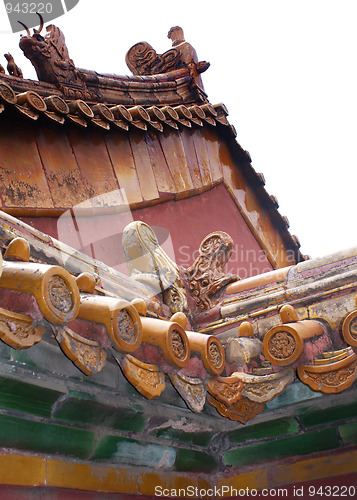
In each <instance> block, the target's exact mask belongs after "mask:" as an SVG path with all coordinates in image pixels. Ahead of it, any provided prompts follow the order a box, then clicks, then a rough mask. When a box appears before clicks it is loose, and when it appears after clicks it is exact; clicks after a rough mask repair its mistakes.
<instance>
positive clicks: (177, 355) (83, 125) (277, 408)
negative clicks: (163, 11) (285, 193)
mask: <svg viewBox="0 0 357 500" xmlns="http://www.w3.org/2000/svg"><path fill="white" fill-rule="evenodd" d="M40 28H42V26H41V27H40ZM40 32H41V29H40V30H37V32H36V33H34V35H31V33H30V32H29V30H28V33H27V36H26V37H23V38H22V41H21V46H22V49H23V50H24V53H25V55H26V57H29V58H30V59H31V58H32V59H31V60H32V62H33V64H34V66H35V68H36V71H37V74H38V76H39V81H38V82H37V81H36V82H35V81H32V80H24V79H22V78H20V77H19V76H16V75H14V74H13V75H11V76H9V75H4V74H0V114H1V116H0V132H1V133H0V157H1V162H0V184H1V186H2V187H1V193H0V197H1V202H2V209H3V211H2V212H0V247H1V248H2V253H1V254H0V297H1V304H0V305H1V308H0V339H1V340H2V342H0V359H1V362H0V383H1V386H2V391H1V396H0V408H1V412H0V413H1V414H0V423H1V429H3V431H2V432H0V446H1V447H2V449H3V451H4V452H6V454H5V455H4V456H6V462H5V463H6V471H7V472H6V474H7V476H6V477H5V476H1V472H0V493H1V484H9V485H13V486H16V485H18V486H21V487H22V488H25V487H26V486H36V485H38V484H45V485H46V487H49V488H52V487H59V488H62V489H63V490H62V492H64V491H65V490H64V488H69V489H78V490H84V491H85V493H84V495H86V494H88V491H98V492H99V491H100V492H106V493H108V494H109V493H128V494H132V493H140V494H141V495H154V494H155V493H157V490H156V489H155V486H158V487H159V488H169V491H170V494H171V496H176V495H175V494H174V493H173V492H174V491H175V488H177V487H178V486H181V487H182V486H183V485H185V486H192V487H194V488H201V487H204V488H215V487H218V488H220V487H222V486H227V485H229V486H231V485H232V486H235V487H237V488H240V487H249V488H254V489H259V490H261V489H263V488H277V487H280V486H285V485H289V487H290V489H292V488H293V487H296V486H297V485H298V483H300V482H302V481H306V480H307V481H313V480H316V479H318V480H319V481H320V482H321V484H322V482H323V481H325V480H327V478H329V477H333V476H336V475H337V476H338V475H341V474H345V475H346V476H345V479H346V483H345V484H346V485H347V484H350V483H349V482H348V481H352V479H351V478H352V475H353V474H355V472H356V465H355V464H356V463H357V461H356V418H355V411H356V404H355V402H354V401H355V393H356V390H355V388H353V385H354V382H355V379H356V373H357V338H356V328H355V323H356V318H357V302H356V300H357V281H356V273H357V271H356V266H357V257H356V255H357V251H356V249H352V250H349V251H346V252H340V253H338V254H334V255H331V256H327V257H326V258H323V259H316V260H310V261H309V260H307V261H305V262H302V261H303V260H304V257H303V256H302V255H301V253H300V251H299V243H298V241H297V239H296V237H294V236H292V235H291V234H290V233H289V231H288V221H287V219H286V218H285V217H282V216H281V214H280V213H279V211H278V203H277V201H276V198H275V197H272V196H270V195H269V194H268V193H267V192H266V190H265V188H264V177H263V176H262V174H259V173H257V172H256V171H255V170H254V169H253V167H252V165H251V159H250V156H249V153H248V152H246V151H245V150H244V149H243V148H242V147H241V146H240V145H239V144H238V142H237V141H236V132H235V130H234V127H233V126H232V125H230V123H229V121H228V118H227V116H228V111H227V109H226V107H225V106H224V105H223V104H217V105H212V104H210V103H209V101H208V98H207V95H206V94H205V92H204V90H203V87H202V81H201V77H200V74H201V73H202V72H203V71H204V70H206V69H207V67H208V63H205V62H201V63H200V62H198V59H197V55H196V53H195V51H194V49H193V48H192V47H191V46H190V45H189V44H187V42H185V40H184V39H183V33H182V30H181V29H180V28H178V27H175V28H172V30H170V32H169V35H170V37H171V38H173V42H174V44H173V49H171V50H170V51H167V52H166V53H164V54H161V55H160V54H156V52H155V51H154V50H153V49H152V47H150V46H149V45H148V44H146V43H145V42H144V43H142V44H136V45H135V46H134V47H132V48H131V49H130V50H129V52H128V56H127V60H128V61H129V63H128V64H129V67H130V68H131V70H132V71H133V73H134V75H133V76H130V77H121V76H116V75H99V74H97V73H95V72H93V71H87V70H81V69H78V68H76V66H75V65H74V63H73V61H72V60H71V59H70V57H69V54H68V49H67V47H66V46H65V43H64V36H63V34H62V32H61V31H60V30H59V29H58V28H56V27H54V26H49V27H48V29H47V35H46V36H45V37H42V36H40ZM53 47H54V48H55V50H53ZM33 54H36V57H32V56H33ZM44 54H46V57H47V56H49V57H47V59H50V60H51V61H52V62H51V61H50V62H49V64H47V63H46V64H45V62H44V60H43V56H44ZM47 62H48V61H47ZM52 63H53V64H52ZM14 68H15V69H16V67H15V66H14ZM158 68H159V70H160V71H162V73H161V74H156V73H155V72H157V71H158ZM17 74H18V75H19V74H20V73H19V72H18V73H17ZM15 131H16V133H15ZM118 190H123V191H125V194H126V197H127V202H128V206H129V208H130V210H131V211H132V213H133V214H136V219H135V218H133V219H135V220H133V221H132V222H130V223H128V224H127V225H126V226H125V228H123V230H122V231H121V232H120V234H119V236H120V243H118V241H119V240H118V239H117V240H115V242H114V243H113V241H114V240H109V241H106V242H105V243H104V244H103V247H107V248H108V247H109V248H111V247H113V246H114V252H115V254H118V252H119V248H118V246H119V244H120V246H122V254H123V256H124V258H125V261H126V264H127V267H128V270H129V275H128V276H127V275H124V274H122V273H121V272H119V271H118V270H117V269H115V268H114V266H112V265H111V264H110V263H108V262H106V261H105V259H103V261H104V262H103V261H102V260H98V255H97V254H96V249H95V248H94V245H93V243H94V239H91V237H92V236H93V235H92V234H91V233H95V232H97V231H98V232H99V229H100V226H101V225H103V224H104V223H103V221H105V220H107V222H106V224H107V225H111V224H115V223H116V220H115V219H114V218H111V217H112V216H113V215H114V216H116V215H117V213H119V212H120V211H121V208H122V205H120V203H119V204H117V199H116V198H115V197H114V196H113V193H114V192H117V191H118ZM88 199H89V200H90V203H89V204H88V203H87V204H86V203H84V204H83V202H86V201H87V200H88ZM196 201H197V203H196ZM65 212H66V217H67V218H65V219H64V228H65V232H67V233H69V232H70V231H71V230H73V228H74V234H75V235H76V236H77V237H78V238H80V237H81V236H83V235H84V234H85V233H86V234H87V233H89V239H88V241H89V243H88V245H89V246H90V245H91V253H90V255H91V256H89V255H86V254H85V253H82V252H81V251H79V250H78V247H75V245H74V244H73V246H74V247H72V246H70V245H69V244H64V243H63V242H61V241H59V240H58V239H57V238H56V230H55V229H56V223H57V219H58V218H59V217H60V216H62V215H63V214H64V213H65ZM175 213H177V214H178V215H177V218H175V217H173V215H172V214H174V215H175ZM97 215H99V222H98V221H97V223H96V222H95V221H94V219H95V218H96V216H97ZM192 215H193V216H195V217H192ZM82 216H83V218H82ZM88 216H93V217H88ZM104 216H108V219H105V217H104ZM16 217H19V218H21V219H22V220H20V219H18V218H16ZM214 217H216V218H215V220H214V224H216V223H218V222H219V224H220V227H217V228H215V230H214V231H213V232H210V234H208V235H207V236H206V235H205V237H204V238H203V240H202V242H201V243H200V244H199V243H198V244H196V242H197V238H199V236H198V235H197V234H196V233H199V229H200V226H201V225H202V226H205V225H207V226H208V225H209V222H210V219H212V218H214ZM187 218H190V221H191V220H192V222H190V224H187V223H186V219H187ZM145 219H146V220H152V221H154V222H155V221H160V220H163V221H164V222H163V224H166V223H169V222H171V227H170V231H172V237H173V241H174V242H175V241H176V240H177V241H179V242H181V241H182V242H183V243H186V240H190V243H191V247H192V249H194V250H195V255H197V258H194V259H192V261H191V262H190V263H189V265H186V266H179V265H177V263H175V262H173V261H172V260H171V258H170V257H169V256H168V255H167V253H166V252H165V251H164V250H163V248H162V247H161V246H160V244H159V241H158V237H157V235H156V234H155V231H154V230H153V229H152V228H151V227H150V226H149V225H148V224H147V223H145ZM178 219H179V223H180V224H177V223H176V221H177V220H178ZM24 221H25V222H24ZM53 221H55V222H54V223H52V222H53ZM108 221H109V222H108ZM26 222H27V223H28V224H27V223H26ZM82 223H83V224H84V225H83V234H82V235H81V234H80V232H81V231H80V230H79V229H78V228H79V227H80V225H81V224H82ZM41 225H42V226H43V227H44V228H46V229H48V231H44V232H43V231H40V230H39V229H38V227H39V226H41ZM178 225H179V226H180V227H179V228H177V226H178ZM189 226H190V227H189ZM71 228H72V229H71ZM230 230H232V231H233V232H234V238H232V237H231V236H230V234H228V233H229V231H230ZM47 233H49V234H47ZM72 236H73V235H72ZM94 236H95V235H94ZM117 236H118V235H117ZM174 238H176V240H175V239H174ZM239 239H241V240H244V242H245V243H246V248H248V249H250V248H251V249H253V251H254V252H255V253H254V255H255V256H257V255H259V257H261V258H262V262H264V266H265V265H267V266H268V268H269V270H270V272H268V273H264V274H259V275H258V276H253V277H252V276H249V277H247V278H246V279H239V278H240V277H239V276H238V275H237V273H235V272H234V273H233V272H230V273H227V272H226V270H225V269H226V265H227V263H228V262H229V260H230V258H231V257H232V252H233V248H234V243H236V242H237V241H239ZM74 240H75V238H73V241H74ZM199 241H201V240H199ZM194 245H196V247H194ZM82 246H84V247H85V244H83V245H82ZM82 246H81V247H82ZM259 252H261V253H259ZM289 256H290V258H289ZM237 266H238V264H237V263H236V267H237ZM258 272H259V269H258ZM222 422H224V424H223V425H222ZM242 424H243V425H245V427H244V428H243V427H242ZM1 456H2V455H0V462H1ZM287 458H288V460H286V459H287ZM20 468H21V471H22V472H23V474H21V475H19V474H18V473H17V471H18V470H19V469H20ZM0 469H1V470H5V467H4V468H0ZM12 491H13V490H12ZM160 491H161V490H160ZM225 493H226V494H230V496H236V494H235V493H234V492H233V493H232V492H231V490H229V491H227V490H226V491H225ZM21 494H24V495H26V490H25V489H22V490H21ZM189 496H192V495H189ZM195 497H198V494H196V495H195Z"/></svg>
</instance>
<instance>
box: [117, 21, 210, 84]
mask: <svg viewBox="0 0 357 500" xmlns="http://www.w3.org/2000/svg"><path fill="white" fill-rule="evenodd" d="M167 37H168V38H169V39H171V40H172V47H173V48H172V49H170V50H168V51H166V52H164V53H163V54H157V53H156V51H155V50H154V49H153V48H152V46H151V45H150V44H149V43H147V42H139V43H137V44H135V45H133V47H131V48H130V49H129V51H128V53H127V55H126V58H125V60H126V64H127V65H128V68H129V69H130V71H131V72H132V73H133V74H134V75H156V74H159V73H168V72H169V71H172V70H176V69H181V68H187V69H188V70H189V72H190V74H191V76H192V77H193V78H194V79H195V81H196V83H197V85H199V86H200V87H201V88H203V84H202V80H201V76H200V74H201V73H203V72H204V71H206V70H207V69H208V68H209V66H210V63H208V62H206V61H200V62H199V61H198V57H197V53H196V50H195V49H194V48H193V47H192V45H190V44H189V43H188V42H186V41H185V38H184V34H183V30H182V28H180V26H174V27H172V28H171V29H170V30H169V32H168V35H167Z"/></svg>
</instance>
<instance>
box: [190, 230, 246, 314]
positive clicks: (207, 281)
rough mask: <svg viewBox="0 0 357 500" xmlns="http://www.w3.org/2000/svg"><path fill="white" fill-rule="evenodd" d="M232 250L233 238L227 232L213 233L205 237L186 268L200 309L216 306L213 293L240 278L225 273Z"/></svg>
mask: <svg viewBox="0 0 357 500" xmlns="http://www.w3.org/2000/svg"><path fill="white" fill-rule="evenodd" d="M232 251H233V240H232V238H231V237H230V236H229V235H228V234H227V233H224V232H223V231H216V232H215V233H211V234H209V235H208V236H206V237H205V238H204V239H203V241H202V243H201V245H200V249H199V255H198V257H197V259H196V260H195V262H194V263H193V264H192V266H191V267H189V268H188V269H187V270H186V275H187V281H188V285H189V290H190V292H191V294H192V296H193V297H194V299H195V304H196V307H197V308H198V309H199V310H200V311H204V310H207V309H211V308H212V307H214V305H215V303H216V301H215V299H214V298H213V295H214V294H215V293H217V292H218V291H219V290H221V289H223V288H224V287H225V286H226V285H227V284H228V283H230V282H232V281H237V279H239V278H238V277H237V276H236V275H233V274H225V273H224V268H225V266H226V264H227V262H228V260H229V258H230V256H231V254H232Z"/></svg>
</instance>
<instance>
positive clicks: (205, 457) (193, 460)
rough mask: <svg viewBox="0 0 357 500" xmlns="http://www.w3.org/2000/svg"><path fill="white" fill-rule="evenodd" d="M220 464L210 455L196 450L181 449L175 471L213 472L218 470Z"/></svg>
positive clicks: (178, 451)
mask: <svg viewBox="0 0 357 500" xmlns="http://www.w3.org/2000/svg"><path fill="white" fill-rule="evenodd" d="M217 467H218V463H217V461H216V459H215V458H214V457H213V456H212V455H209V454H208V453H204V452H201V451H196V450H187V449H186V450H185V449H182V448H179V449H178V450H177V458H176V463H175V469H176V470H177V471H180V472H184V471H188V472H212V471H214V470H215V469H217Z"/></svg>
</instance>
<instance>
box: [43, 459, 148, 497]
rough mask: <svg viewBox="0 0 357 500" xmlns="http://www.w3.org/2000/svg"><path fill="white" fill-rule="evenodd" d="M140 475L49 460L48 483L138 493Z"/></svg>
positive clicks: (49, 484) (113, 491)
mask: <svg viewBox="0 0 357 500" xmlns="http://www.w3.org/2000/svg"><path fill="white" fill-rule="evenodd" d="M139 477H140V476H139V475H138V474H137V473H136V472H133V471H129V470H126V469H114V468H113V467H106V466H100V465H87V464H76V463H71V462H62V461H60V460H53V459H48V460H47V485H48V486H56V487H59V488H73V489H82V490H89V491H104V492H107V493H133V494H135V493H138V478H139Z"/></svg>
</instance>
